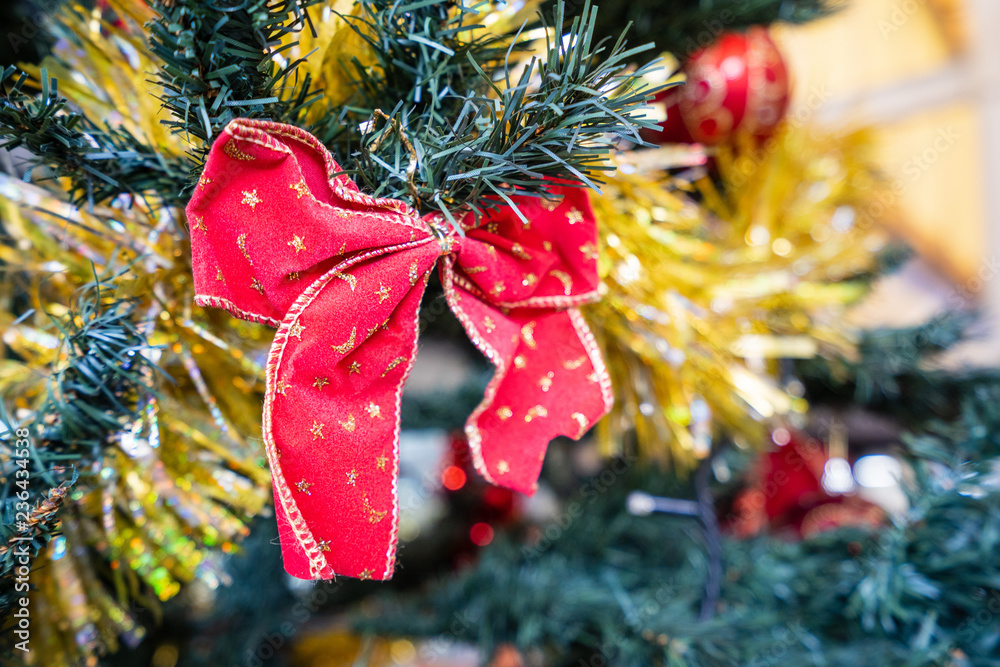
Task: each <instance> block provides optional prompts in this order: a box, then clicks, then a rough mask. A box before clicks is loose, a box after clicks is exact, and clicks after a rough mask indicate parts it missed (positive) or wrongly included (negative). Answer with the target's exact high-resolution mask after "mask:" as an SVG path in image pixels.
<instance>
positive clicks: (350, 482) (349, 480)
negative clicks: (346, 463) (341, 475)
mask: <svg viewBox="0 0 1000 667" xmlns="http://www.w3.org/2000/svg"><path fill="white" fill-rule="evenodd" d="M357 478H358V471H357V470H354V469H353V468H352V469H351V472H349V473H347V484H348V485H349V486H354V480H356V479H357Z"/></svg>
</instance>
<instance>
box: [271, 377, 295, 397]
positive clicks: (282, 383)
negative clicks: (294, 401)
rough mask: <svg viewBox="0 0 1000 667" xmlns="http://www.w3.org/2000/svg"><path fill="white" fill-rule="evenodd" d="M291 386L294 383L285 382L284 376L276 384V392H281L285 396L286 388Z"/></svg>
mask: <svg viewBox="0 0 1000 667" xmlns="http://www.w3.org/2000/svg"><path fill="white" fill-rule="evenodd" d="M291 386H292V385H290V384H288V383H287V382H285V380H284V378H282V379H281V380H278V382H277V383H276V384H275V385H274V393H276V394H281V395H282V396H284V395H285V390H286V389H288V388H289V387H291Z"/></svg>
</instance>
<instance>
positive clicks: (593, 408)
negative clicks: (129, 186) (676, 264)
mask: <svg viewBox="0 0 1000 667" xmlns="http://www.w3.org/2000/svg"><path fill="white" fill-rule="evenodd" d="M339 171H341V169H340V167H338V165H337V164H336V163H335V162H334V160H333V158H332V157H331V155H330V154H329V152H328V151H327V150H326V149H325V147H323V145H322V144H321V143H320V142H319V141H318V140H317V139H316V138H315V137H313V136H312V135H311V134H309V133H308V132H305V131H303V130H300V129H297V128H295V127H291V126H287V125H281V124H277V123H270V122H262V121H253V120H244V119H241V120H235V121H233V122H232V123H230V124H229V125H228V127H226V129H225V131H224V132H223V133H222V134H221V135H220V136H219V138H218V139H217V140H216V142H215V143H214V145H213V146H212V149H211V151H210V153H209V156H208V160H207V162H206V165H205V170H204V173H203V174H202V177H201V179H200V181H199V182H198V186H197V188H196V191H195V193H194V196H193V197H192V199H191V202H190V204H189V205H188V208H187V218H188V223H189V226H190V233H191V252H192V255H193V267H194V285H195V293H196V296H195V301H196V302H197V303H198V304H199V305H201V306H214V307H217V308H224V309H226V310H227V311H229V312H230V313H231V314H233V315H235V316H236V317H240V318H243V319H247V320H251V321H254V322H261V323H264V324H268V325H270V326H273V327H276V328H277V333H276V334H275V337H274V343H273V345H272V346H271V350H270V352H269V356H268V363H267V383H266V394H265V400H264V413H263V432H264V440H265V445H266V448H267V456H268V459H269V461H270V466H271V474H272V478H273V482H274V497H275V507H276V512H277V518H278V526H279V532H280V536H281V546H282V553H283V557H284V562H285V569H286V570H287V571H288V572H289V573H290V574H292V575H294V576H296V577H299V578H303V579H317V578H322V579H330V578H333V577H334V576H335V575H346V576H351V577H359V578H361V579H388V578H390V577H391V576H392V572H393V568H394V565H395V555H396V542H397V525H398V518H399V517H398V504H397V498H396V483H397V474H398V460H399V456H398V448H399V407H400V396H401V393H402V389H403V384H404V382H405V380H406V376H407V375H408V373H409V372H410V367H411V366H412V364H413V359H414V356H415V354H416V349H417V333H418V330H419V328H420V320H419V307H420V301H421V297H422V296H423V293H424V288H425V287H426V284H427V280H428V278H429V277H430V273H431V271H432V270H433V268H434V266H435V264H439V265H440V276H441V281H442V283H443V285H444V290H445V295H446V298H447V302H448V304H449V306H450V307H451V309H452V311H453V312H454V313H455V315H456V316H458V319H459V320H460V321H461V323H462V325H463V326H464V327H465V330H466V332H467V333H468V335H469V337H470V338H471V339H472V341H473V343H475V345H476V347H478V348H479V350H481V351H482V352H483V354H485V355H486V357H487V358H488V359H489V360H490V361H491V362H492V363H493V365H495V366H496V371H495V373H494V376H493V379H492V381H491V382H490V383H489V386H488V387H487V389H486V395H485V396H484V398H483V402H482V403H481V404H480V405H479V406H478V407H477V408H476V410H475V411H474V412H473V413H472V415H471V416H470V417H469V420H468V422H467V424H466V433H467V435H468V439H469V446H470V448H471V451H472V455H473V459H474V461H475V464H476V469H477V470H478V471H479V472H480V473H481V474H482V475H483V477H485V478H486V479H487V480H488V481H490V482H492V483H494V484H498V485H501V486H506V487H510V488H512V489H516V490H519V491H523V492H526V493H532V492H533V491H534V489H535V487H536V480H537V479H538V474H539V472H540V470H541V466H542V459H543V458H544V456H545V449H546V447H547V445H548V442H549V441H550V440H551V439H552V438H554V437H556V436H559V435H564V436H569V437H571V438H579V437H580V436H581V435H583V433H585V432H586V431H587V430H588V429H589V428H590V427H591V426H592V425H593V424H594V422H596V421H597V420H598V419H599V418H600V417H602V416H603V415H604V414H606V413H607V411H608V410H609V409H610V407H611V403H612V394H611V383H610V380H609V378H608V375H607V372H606V370H605V367H604V362H603V361H602V359H601V355H600V352H599V351H598V348H597V346H596V344H595V342H594V339H593V336H592V334H591V333H590V331H589V329H588V328H587V325H586V323H585V322H584V320H583V317H582V316H581V315H580V312H579V311H578V310H577V309H576V306H578V305H580V304H582V303H586V302H589V301H593V300H595V299H596V298H597V287H598V275H597V262H596V260H597V248H596V246H597V227H596V224H595V222H594V217H593V212H592V210H591V207H590V204H589V201H588V199H587V195H586V193H585V192H584V191H583V190H582V189H580V188H562V187H555V188H554V194H558V195H561V196H562V199H561V201H560V202H559V203H558V205H554V204H550V203H548V202H544V201H542V200H539V199H537V198H526V197H525V198H520V199H518V200H517V201H518V206H519V208H520V210H521V212H522V213H523V215H524V216H525V218H526V219H527V220H528V222H522V221H521V219H520V218H519V217H518V216H517V215H516V214H515V213H514V211H513V210H511V209H509V208H502V209H497V210H494V211H493V212H491V213H489V214H487V215H486V216H483V217H482V218H481V219H480V222H479V224H478V226H475V227H473V225H474V224H475V223H474V219H473V216H472V215H471V214H470V215H467V216H465V217H464V218H463V220H462V222H463V225H462V226H463V231H464V236H463V235H462V234H459V233H456V232H455V230H454V228H453V227H452V226H451V225H449V224H447V222H445V221H444V220H443V218H442V217H441V215H440V214H431V215H428V216H424V217H421V216H420V215H419V214H418V213H417V212H416V211H415V210H413V209H412V208H411V207H409V206H408V205H407V204H405V203H403V202H400V201H395V200H391V199H376V198H373V197H370V196H368V195H365V194H363V193H362V192H360V191H359V190H358V188H357V186H356V185H355V184H354V183H353V182H352V181H351V180H350V179H348V178H347V177H346V176H344V175H335V174H336V173H337V172H339ZM439 259H440V262H438V260H439Z"/></svg>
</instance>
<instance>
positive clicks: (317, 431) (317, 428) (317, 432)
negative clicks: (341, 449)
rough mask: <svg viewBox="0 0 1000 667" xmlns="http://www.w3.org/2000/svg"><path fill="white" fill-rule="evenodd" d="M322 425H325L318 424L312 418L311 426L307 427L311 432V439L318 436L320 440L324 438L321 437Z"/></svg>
mask: <svg viewBox="0 0 1000 667" xmlns="http://www.w3.org/2000/svg"><path fill="white" fill-rule="evenodd" d="M323 426H325V424H320V423H319V422H318V421H316V420H315V419H314V420H313V425H312V428H311V429H309V432H310V433H312V436H313V440H315V439H316V438H319V439H321V440H326V438H325V437H323Z"/></svg>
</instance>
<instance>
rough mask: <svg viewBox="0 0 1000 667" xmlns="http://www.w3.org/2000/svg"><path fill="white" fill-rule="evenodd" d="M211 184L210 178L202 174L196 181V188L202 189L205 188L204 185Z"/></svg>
mask: <svg viewBox="0 0 1000 667" xmlns="http://www.w3.org/2000/svg"><path fill="white" fill-rule="evenodd" d="M211 182H212V179H211V178H209V177H208V176H206V175H205V174H202V175H201V178H199V179H198V187H199V188H203V187H205V186H206V185H208V184H209V183H211Z"/></svg>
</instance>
